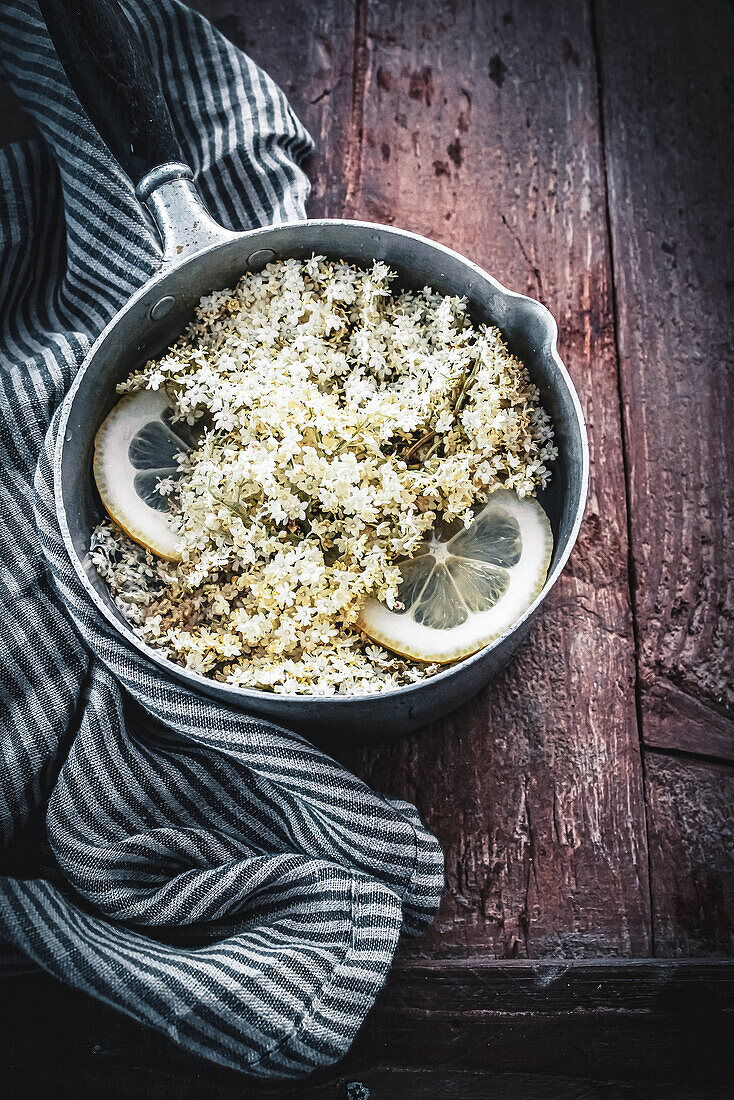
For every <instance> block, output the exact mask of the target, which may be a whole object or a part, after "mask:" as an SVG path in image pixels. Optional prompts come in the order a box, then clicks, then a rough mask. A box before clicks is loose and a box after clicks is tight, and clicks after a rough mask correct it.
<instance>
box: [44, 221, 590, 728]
mask: <svg viewBox="0 0 734 1100" xmlns="http://www.w3.org/2000/svg"><path fill="white" fill-rule="evenodd" d="M322 225H329V226H332V225H343V226H349V227H351V228H355V229H364V230H365V231H368V232H374V231H375V230H377V231H379V232H380V233H386V234H389V235H392V236H394V237H398V238H404V239H405V240H412V241H418V242H420V243H421V244H425V245H428V246H429V247H430V248H432V249H434V250H436V251H438V252H439V253H443V254H444V255H446V256H450V257H451V258H452V259H455V260H458V261H459V262H460V263H461V264H463V265H464V266H465V267H466V268H468V269H469V270H470V271H471V272H472V274H474V275H476V276H477V277H478V278H479V279H481V280H482V281H483V282H488V283H490V285H491V286H493V287H494V288H495V289H496V290H499V291H500V292H501V293H502V294H503V295H504V296H506V297H509V298H514V299H517V300H519V301H526V302H531V303H532V304H533V305H534V306H536V307H538V309H539V310H540V316H541V317H542V318H543V320H544V322H545V325H546V328H547V336H548V349H549V352H550V355H551V357H552V359H553V360H554V362H555V365H556V367H557V369H558V372H559V374H560V376H561V378H562V380H563V382H564V383H565V385H566V388H567V391H568V394H569V396H570V398H571V403H572V405H573V409H574V413H575V416H576V422H577V426H578V429H579V434H580V439H581V479H580V491H579V499H578V503H577V506H576V514H575V516H574V521H573V525H572V527H571V531H570V532H569V536H568V539H567V541H566V545H565V547H564V549H563V551H562V553H561V554H560V555H559V557H558V560H557V561H556V564H555V566H554V567H553V569H552V571H551V572H550V573H549V574H548V576H547V578H546V581H545V584H544V585H543V588H542V589H541V591H540V593H539V595H538V596H537V597H536V599H535V600H534V601H533V603H532V604H531V605H530V607H529V608H528V609H527V611H526V612H525V613H524V614H523V615H522V616H521V617H520V618H519V619H517V620H516V621H515V622H514V623H513V625H512V627H511V628H510V629H509V630H507V631H506V632H505V633H504V634H502V635H501V636H500V637H498V638H496V639H495V640H494V641H493V642H491V643H490V644H489V645H487V646H484V647H483V648H482V649H479V650H477V652H476V653H472V654H470V655H469V656H467V657H464V658H462V659H461V660H459V661H457V662H455V663H454V664H451V665H447V666H446V668H445V669H443V670H442V671H440V672H436V673H434V674H433V675H432V676H429V677H426V678H425V679H423V680H420V681H418V682H417V683H414V684H406V685H405V686H404V687H400V688H394V689H391V690H390V691H374V692H364V693H360V694H358V695H306V694H298V693H290V694H286V693H281V692H269V691H265V690H263V689H261V688H244V687H238V686H237V685H234V684H227V683H225V682H223V681H220V680H214V679H212V678H210V677H208V676H204V675H202V674H201V673H198V672H192V671H191V670H190V669H186V668H183V667H182V666H181V665H177V664H175V663H174V662H173V661H171V660H169V659H168V658H167V657H164V656H162V655H160V653H159V652H157V651H156V650H155V649H154V648H153V647H152V646H149V645H147V643H145V642H144V641H142V639H140V638H139V637H138V636H137V635H136V634H135V632H134V631H133V630H132V628H131V627H130V625H129V624H128V623H127V622H126V620H125V619H124V618H123V617H122V615H121V613H120V612H119V611H117V610H116V609H115V610H113V606H109V605H108V604H107V603H105V601H104V600H103V599H102V598H101V597H100V595H99V593H98V592H97V591H96V589H95V588H94V586H93V585H92V583H91V582H90V580H89V577H88V576H87V572H86V570H85V568H84V566H83V564H82V562H81V560H80V558H79V556H78V554H77V552H76V548H75V546H74V543H73V540H72V537H71V532H70V530H69V525H68V521H67V517H66V509H65V507H64V502H63V483H62V470H63V457H64V445H65V443H66V432H67V425H68V421H69V416H70V414H71V408H72V406H73V403H74V399H75V396H76V393H77V391H78V389H79V386H80V384H81V381H82V379H83V378H84V376H85V375H86V372H87V370H88V368H89V366H90V365H91V363H92V362H93V360H94V357H95V355H96V354H97V352H98V350H99V349H100V347H101V346H102V345H103V344H104V342H105V341H106V340H107V338H108V337H109V335H110V334H111V332H112V330H113V329H114V327H115V325H116V324H117V323H118V321H119V320H120V318H121V317H122V316H123V315H124V314H126V313H127V312H128V311H129V310H131V309H133V308H134V307H135V306H136V305H137V303H138V301H139V300H140V299H141V298H142V297H143V296H144V295H146V294H148V293H149V292H150V291H151V290H152V289H153V288H154V287H155V286H156V285H157V284H163V283H165V281H166V278H167V276H168V275H169V274H171V273H172V272H173V271H176V272H177V273H178V272H180V271H181V270H182V269H184V268H186V267H187V266H188V265H189V264H192V263H194V262H196V263H197V264H198V262H199V261H200V259H201V257H202V256H205V255H209V254H211V253H213V252H216V251H217V250H218V249H221V248H227V247H229V246H230V245H231V244H233V243H234V242H235V241H255V240H257V238H258V237H263V236H267V235H268V234H270V233H272V232H273V230H279V229H291V230H292V229H298V228H299V227H314V226H322ZM557 343H558V325H557V323H556V320H555V318H554V317H553V315H552V313H551V312H550V310H549V309H548V308H547V306H544V305H543V304H542V302H539V301H538V300H537V299H536V298H531V297H530V296H529V295H527V294H520V293H518V292H517V291H514V290H509V289H508V288H507V287H506V286H504V284H503V283H500V282H499V280H497V279H495V278H494V276H493V275H491V274H490V273H489V272H488V271H485V270H484V268H481V267H480V266H479V265H478V264H475V263H474V262H473V261H472V260H469V259H467V257H466V256H462V255H461V253H459V252H456V251H455V250H454V249H451V248H448V247H447V246H446V245H442V244H439V243H438V241H434V240H432V239H431V238H430V237H424V236H422V235H421V234H419V233H413V232H412V231H410V230H407V229H399V228H397V227H395V226H387V225H381V224H380V223H378V222H366V221H358V220H353V219H349V218H306V219H303V220H299V221H290V222H282V223H280V224H279V225H274V226H264V227H259V228H257V229H249V230H246V231H245V232H242V233H237V234H232V235H231V237H230V239H229V240H227V241H224V242H221V241H220V242H217V243H214V244H212V245H210V246H208V247H206V248H203V249H201V250H200V251H197V252H195V253H194V254H193V255H189V256H187V257H186V259H185V260H183V262H181V263H178V264H176V265H175V266H174V265H170V264H166V265H165V266H164V267H163V269H162V270H160V271H158V272H157V273H156V274H155V275H154V276H153V277H152V278H151V279H149V280H148V281H147V282H145V283H144V284H143V285H142V286H141V287H140V288H139V289H138V290H137V291H136V292H135V294H133V296H132V297H131V298H130V299H129V300H128V301H127V302H126V303H125V305H124V306H123V307H122V309H120V310H118V312H117V313H116V314H115V316H114V317H113V318H112V319H111V320H110V321H109V322H108V323H107V325H106V326H105V327H104V329H103V330H102V332H101V333H100V335H99V336H98V337H97V339H96V340H95V341H94V343H93V344H92V346H91V348H90V349H89V351H88V353H87V355H86V356H85V358H84V361H83V363H82V365H81V367H80V368H79V371H78V372H77V374H76V376H75V378H74V380H73V382H72V384H71V386H70V388H69V390H68V392H67V394H66V396H65V398H64V400H63V402H62V406H61V413H60V416H59V427H58V432H57V437H56V445H55V448H54V464H53V465H54V500H55V507H56V514H57V517H58V520H59V525H60V528H61V533H62V537H63V540H64V546H65V548H66V552H67V554H68V555H69V558H70V560H71V563H72V565H73V567H74V571H75V572H76V574H77V576H78V577H79V579H80V581H81V582H82V585H83V586H84V589H85V591H86V593H87V595H88V596H89V597H90V598H91V600H92V602H93V604H94V606H95V607H96V608H97V610H98V611H99V612H100V613H101V614H102V615H103V617H104V618H105V619H106V620H107V622H108V623H109V624H110V625H111V626H112V627H113V628H114V629H115V631H116V632H117V633H118V634H120V635H121V636H122V637H123V638H124V639H125V641H126V643H127V644H128V645H132V646H133V647H134V648H135V649H136V650H137V651H138V652H139V653H141V654H142V655H143V656H144V657H146V658H148V659H149V660H151V661H153V662H154V663H155V664H156V665H158V667H159V668H161V669H162V670H163V671H164V672H165V673H166V674H167V675H168V676H170V677H173V678H175V679H178V680H181V681H184V683H186V684H187V685H188V686H189V687H190V688H191V689H193V690H195V691H196V692H197V693H198V694H204V695H209V696H211V695H212V693H213V692H214V693H216V694H217V695H219V694H220V693H221V695H222V696H226V697H227V701H229V702H231V703H233V702H234V701H235V699H236V700H237V701H239V700H241V701H242V704H243V709H246V708H245V706H244V704H246V703H247V702H248V701H250V700H253V701H256V702H258V703H260V702H262V701H263V700H264V699H268V698H272V699H273V700H277V701H278V703H279V704H280V703H284V704H286V705H287V704H288V703H291V704H298V705H299V706H308V705H309V704H311V705H313V704H318V705H319V706H320V707H321V708H323V707H324V706H326V705H328V706H330V707H334V708H335V709H342V708H344V707H347V706H348V705H349V704H350V703H351V704H354V703H355V702H357V701H362V702H366V701H369V700H380V701H382V700H389V699H391V698H396V697H399V698H401V699H403V698H406V697H408V696H413V695H415V694H416V693H417V692H420V691H421V690H425V689H426V687H427V686H429V685H430V686H433V685H435V684H437V683H439V682H441V681H446V680H449V679H450V678H451V677H453V676H455V675H456V673H457V672H458V671H459V670H460V669H462V670H463V669H465V668H467V667H468V666H470V665H472V664H475V663H477V662H479V661H480V660H482V659H483V658H484V657H485V656H486V655H487V654H488V653H490V652H492V651H493V650H495V649H497V648H498V647H499V646H500V645H502V644H503V643H505V642H506V641H507V639H508V638H510V637H511V636H512V635H513V634H515V633H516V632H517V631H518V630H519V629H520V628H521V627H522V625H523V624H524V623H525V622H526V621H527V619H529V618H530V616H531V615H533V614H534V613H535V612H536V611H537V609H538V608H539V607H540V605H541V604H542V603H543V601H544V600H545V598H546V597H547V596H548V594H549V593H550V591H551V589H552V588H553V587H554V585H555V584H556V582H557V580H558V578H559V577H560V575H561V573H562V571H563V569H564V568H565V566H566V562H567V561H568V558H569V556H570V554H571V551H572V550H573V548H574V546H575V544H576V540H577V538H578V533H579V529H580V527H581V522H582V520H583V516H584V512H585V509H586V503H587V498H588V488H589V442H588V433H587V430H586V422H585V419H584V415H583V412H582V409H581V403H580V401H579V397H578V393H577V392H576V387H575V386H574V384H573V381H572V380H571V376H570V375H569V373H568V370H567V368H566V365H565V364H564V362H563V360H562V359H561V357H560V355H559V353H558V346H557Z"/></svg>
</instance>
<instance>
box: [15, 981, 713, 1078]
mask: <svg viewBox="0 0 734 1100" xmlns="http://www.w3.org/2000/svg"><path fill="white" fill-rule="evenodd" d="M5 993H6V997H5V999H4V1001H3V1005H4V1006H5V1009H6V1011H5V1018H4V1019H3V1020H2V1027H1V1028H0V1057H2V1060H3V1074H4V1082H5V1083H6V1086H9V1087H10V1095H11V1096H12V1097H13V1100H18V1098H19V1097H21V1096H31V1095H34V1092H33V1090H34V1089H36V1090H37V1092H36V1093H35V1095H38V1094H41V1095H43V1094H45V1092H46V1091H48V1090H49V1089H51V1086H52V1085H53V1090H52V1091H53V1094H54V1096H61V1097H66V1096H69V1097H71V1096H75V1097H79V1096H99V1095H100V1094H101V1093H104V1094H105V1095H108V1096H110V1097H120V1098H122V1097H129V1096H139V1097H141V1098H142V1097H158V1098H163V1097H176V1100H180V1098H184V1097H191V1098H194V1097H199V1096H202V1095H206V1096H207V1097H218V1098H219V1097H221V1098H225V1097H234V1096H235V1095H242V1092H243V1089H244V1090H245V1093H246V1095H247V1096H248V1097H251V1098H252V1100H256V1098H262V1100H266V1098H275V1097H277V1098H278V1100H281V1098H282V1100H288V1098H290V1097H292V1098H293V1100H295V1098H296V1097H298V1100H309V1098H316V1097H321V1098H324V1097H333V1098H334V1100H337V1098H338V1100H350V1097H349V1091H348V1085H349V1084H350V1083H351V1082H357V1081H358V1082H360V1083H361V1084H362V1086H363V1088H366V1089H368V1090H369V1096H370V1100H380V1098H382V1100H393V1098H399V1097H410V1096H419V1097H421V1098H424V1097H425V1098H426V1100H431V1098H432V1097H436V1098H439V1097H440V1098H441V1100H443V1098H446V1097H450V1096H458V1097H464V1096H477V1097H483V1098H484V1097H493V1096H497V1097H505V1096H507V1097H512V1096H518V1097H520V1096H522V1097H526V1098H527V1097H536V1096H537V1097H538V1098H541V1097H558V1096H564V1097H573V1096H577V1095H578V1096H579V1097H580V1096H595V1095H598V1096H601V1097H606V1096H609V1097H618V1096H621V1097H627V1096H630V1097H635V1098H636V1097H638V1096H639V1097H642V1096H644V1097H646V1098H649V1097H650V1096H658V1095H659V1096H660V1097H661V1098H662V1097H663V1096H665V1097H670V1096H672V1097H676V1096H680V1097H687V1096H695V1095H696V1093H695V1092H691V1086H692V1083H695V1086H696V1087H697V1088H702V1087H704V1086H705V1087H706V1089H707V1092H706V1095H707V1096H716V1095H717V1093H716V1092H715V1091H714V1090H715V1089H716V1087H717V1086H718V1085H720V1084H723V1083H724V1082H725V1081H726V1079H727V1073H728V1066H727V1059H726V1051H727V1044H726V1037H727V1034H728V1033H729V1032H730V1029H731V1025H732V1012H733V1011H734V963H732V962H728V963H727V962H716V963H712V962H700V963H697V962H695V961H690V960H684V961H674V960H668V961H666V962H660V961H657V960H644V961H641V962H629V961H621V960H620V961H618V962H616V963H615V962H614V961H611V962H610V961H608V960H596V961H594V962H590V963H565V964H561V963H527V962H519V963H512V962H503V963H495V964H492V963H483V964H481V963H480V964H477V963H475V962H466V963H461V962H459V963H445V962H444V963H441V964H436V963H434V964H428V965H422V964H402V965H400V966H398V967H397V968H396V970H395V972H394V974H393V975H392V977H391V979H390V982H389V984H388V987H387V988H386V990H385V991H384V993H383V994H382V995H381V997H380V999H379V1001H378V1004H377V1006H376V1008H375V1010H374V1011H373V1013H372V1014H371V1015H370V1017H369V1018H368V1021H367V1023H366V1024H365V1027H364V1028H363V1030H362V1032H361V1033H360V1035H359V1036H358V1039H357V1042H356V1044H355V1046H354V1047H353V1049H352V1051H351V1052H350V1054H349V1055H348V1056H347V1058H346V1059H345V1060H344V1061H343V1062H342V1063H341V1064H340V1065H339V1066H336V1067H334V1068H332V1069H330V1070H326V1071H321V1072H319V1073H317V1074H315V1075H314V1076H313V1077H312V1078H310V1079H309V1080H308V1081H306V1082H298V1083H296V1084H293V1085H292V1086H291V1085H288V1084H287V1083H285V1082H276V1083H270V1084H258V1083H257V1082H253V1081H251V1080H246V1079H243V1078H242V1077H241V1076H240V1075H239V1074H237V1073H235V1072H233V1071H228V1070H224V1069H222V1068H221V1067H217V1066H214V1065H210V1064H209V1063H206V1062H204V1061H202V1060H200V1059H198V1058H195V1057H193V1056H191V1055H189V1054H187V1053H186V1052H184V1051H182V1050H180V1049H179V1048H177V1047H175V1046H174V1045H173V1044H172V1043H170V1042H169V1041H168V1039H166V1038H165V1037H164V1036H162V1035H158V1034H156V1033H154V1032H152V1031H150V1030H149V1029H146V1028H143V1027H141V1026H139V1025H138V1024H135V1023H133V1022H132V1021H131V1020H129V1019H127V1017H124V1016H122V1015H121V1014H118V1013H117V1012H115V1011H114V1010H113V1009H111V1008H109V1007H107V1006H105V1005H101V1004H99V1003H98V1002H96V1001H93V1000H92V999H91V998H90V997H87V996H86V995H84V994H81V993H78V992H77V991H75V990H72V989H69V988H68V987H66V986H62V985H61V984H60V983H58V982H56V981H55V980H54V979H52V978H50V977H48V976H47V975H45V974H41V973H36V974H34V975H32V976H27V977H25V978H23V979H20V978H16V979H13V980H8V981H7V982H6V987H5ZM39 1035H42V1036H43V1045H42V1048H41V1047H40V1044H39V1040H38V1037H39ZM552 1085H554V1086H555V1090H553V1089H552V1087H551V1086H552ZM501 1086H504V1091H503V1089H502V1087H501ZM676 1088H679V1089H681V1091H680V1092H676V1091H675V1089H676ZM615 1089H616V1090H617V1091H614V1090H615ZM59 1090H60V1091H59ZM636 1090H638V1091H636ZM643 1090H644V1091H643ZM657 1090H659V1091H657ZM709 1090H712V1091H709ZM356 1095H357V1096H359V1093H358V1092H357V1094H356ZM698 1095H701V1094H700V1092H699V1093H698Z"/></svg>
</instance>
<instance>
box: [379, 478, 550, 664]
mask: <svg viewBox="0 0 734 1100" xmlns="http://www.w3.org/2000/svg"><path fill="white" fill-rule="evenodd" d="M457 526H458V525H456V524H454V525H452V526H451V527H448V528H446V527H441V526H440V525H439V527H438V528H437V529H436V530H435V531H432V532H431V534H430V536H429V537H428V538H427V539H426V540H425V542H424V543H423V544H422V546H421V548H420V549H419V551H418V553H417V554H416V555H415V556H414V557H412V558H409V559H406V560H405V561H403V562H401V563H400V571H401V573H402V577H403V579H402V583H401V584H400V586H399V588H398V596H399V599H400V602H401V604H402V605H403V608H404V610H401V611H391V610H390V609H389V608H388V607H387V606H386V605H385V604H384V603H380V602H378V601H377V600H375V599H371V598H370V599H367V600H366V601H365V604H364V606H363V608H362V611H361V613H360V619H359V622H358V626H359V627H360V629H361V630H363V631H364V633H365V634H367V635H368V637H370V638H371V639H372V640H373V641H375V642H379V643H380V645H383V646H385V648H386V649H390V650H392V651H393V652H395V653H400V654H401V655H402V656H403V657H411V658H413V660H416V661H430V662H436V663H438V664H446V663H448V662H449V661H456V660H458V659H459V658H460V657H468V656H469V654H470V653H476V651H477V650H478V649H482V648H483V646H486V645H489V643H490V642H493V641H495V639H496V638H499V637H501V636H502V635H503V634H504V633H505V632H506V631H507V630H509V629H510V627H511V626H512V625H513V623H515V622H516V621H517V620H518V619H519V618H520V616H521V615H523V613H524V612H525V611H527V609H528V608H529V607H530V605H531V603H532V602H533V600H534V599H535V598H536V596H537V595H538V594H539V593H540V591H541V589H542V587H543V585H544V583H545V578H546V576H547V574H548V566H549V565H550V560H551V553H552V551H553V535H552V534H551V528H550V523H549V522H548V517H547V516H546V514H545V512H544V511H543V509H542V508H541V506H540V505H539V504H538V502H537V500H532V499H531V498H529V497H525V498H524V499H523V500H520V498H519V497H518V496H517V494H516V493H514V492H513V491H512V490H509V489H498V490H497V491H496V492H494V493H492V495H491V497H490V498H489V501H488V502H487V504H486V505H485V507H484V508H483V509H482V511H481V512H479V513H478V515H477V516H476V517H475V518H474V520H473V522H472V523H471V525H470V526H469V527H468V528H464V527H463V526H462V527H461V528H460V529H459V530H458V532H457Z"/></svg>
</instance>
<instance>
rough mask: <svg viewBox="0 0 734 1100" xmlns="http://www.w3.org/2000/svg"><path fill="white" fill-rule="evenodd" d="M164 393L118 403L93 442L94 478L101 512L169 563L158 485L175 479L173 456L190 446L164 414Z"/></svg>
mask: <svg viewBox="0 0 734 1100" xmlns="http://www.w3.org/2000/svg"><path fill="white" fill-rule="evenodd" d="M169 407H170V400H169V398H168V396H167V395H166V393H165V391H164V390H138V391H137V392H136V393H131V394H129V395H128V396H127V397H123V398H122V400H121V401H119V402H118V403H117V404H116V405H115V407H114V409H113V410H112V412H111V413H110V414H109V416H108V417H107V419H106V420H105V421H104V422H103V423H102V425H101V427H100V429H99V431H98V432H97V435H96V437H95V440H94V465H93V468H94V480H95V481H96V483H97V489H98V490H99V495H100V497H101V498H102V503H103V504H104V506H105V509H106V510H107V512H108V513H109V515H110V516H111V517H112V519H113V520H114V521H115V523H116V524H117V525H118V527H121V528H122V530H123V531H124V532H125V534H127V535H129V536H130V538H131V539H134V540H135V542H137V543H140V545H141V546H144V547H145V548H146V550H152V551H153V553H154V554H158V556H159V557H161V558H166V559H167V560H168V561H179V560H180V558H181V554H180V551H179V548H178V537H177V535H176V531H175V529H174V524H173V516H172V514H171V511H170V507H169V503H168V499H167V498H166V496H165V495H162V494H161V493H160V492H159V491H158V489H157V485H158V483H159V481H162V480H164V479H168V478H170V479H172V480H173V481H174V482H175V481H177V480H178V478H179V476H180V470H179V466H178V462H177V461H176V455H178V454H181V453H182V452H185V451H187V450H188V449H189V448H190V446H191V443H192V440H191V438H190V433H189V432H188V430H187V429H186V427H185V426H183V425H178V424H175V425H173V424H171V423H170V422H169V421H168V419H167V418H166V416H165V413H166V411H167V409H168V408H169Z"/></svg>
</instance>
